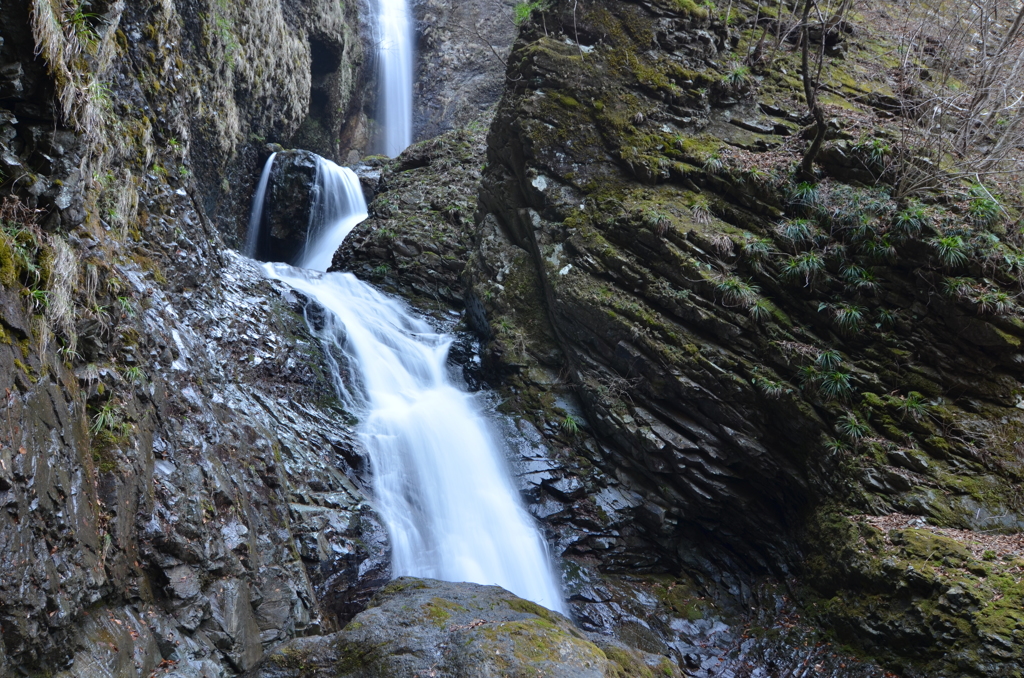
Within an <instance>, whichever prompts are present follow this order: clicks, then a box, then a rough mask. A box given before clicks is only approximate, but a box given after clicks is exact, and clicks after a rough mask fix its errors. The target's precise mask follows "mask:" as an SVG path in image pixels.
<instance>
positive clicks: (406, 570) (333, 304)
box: [266, 264, 565, 612]
mask: <svg viewBox="0 0 1024 678" xmlns="http://www.w3.org/2000/svg"><path fill="white" fill-rule="evenodd" d="M266 269H267V271H268V274H269V275H270V276H271V277H274V278H276V279H278V280H282V281H284V282H286V283H287V284H288V285H290V286H291V287H293V288H294V289H296V290H298V291H300V292H302V293H303V294H305V295H307V296H309V297H311V298H313V299H315V300H316V301H317V302H319V303H320V305H322V306H323V307H324V308H325V309H327V310H328V311H329V313H328V314H327V316H328V319H327V321H326V324H325V327H324V330H323V331H322V332H321V337H322V339H323V340H324V341H326V342H332V343H333V344H334V345H335V346H336V347H337V348H338V349H339V350H340V351H341V352H342V354H343V355H345V356H346V357H347V359H348V362H349V364H350V367H351V368H353V369H352V370H351V373H352V378H353V381H354V383H350V384H343V383H342V382H341V380H340V377H336V380H337V381H338V387H339V388H338V390H339V393H340V394H341V395H342V398H343V399H344V400H345V402H346V405H347V406H348V407H349V408H350V409H351V410H352V411H353V412H355V413H356V414H357V416H358V417H359V420H360V424H359V426H358V433H359V437H360V439H361V440H362V442H363V444H364V445H365V446H366V449H367V451H368V452H369V456H370V464H371V468H372V472H373V490H374V495H375V507H376V509H377V510H378V512H379V513H380V514H381V516H382V517H383V519H384V521H385V523H386V524H387V527H388V533H389V535H390V537H391V543H392V565H393V574H394V576H396V577H397V576H402V575H410V576H416V577H429V578H433V579H443V580H446V581H455V582H459V581H468V582H475V583H478V584H497V585H499V586H502V587H504V588H506V589H508V590H509V591H512V592H513V593H515V594H517V595H518V596H520V597H522V598H526V599H528V600H532V601H534V602H536V603H539V604H541V605H544V606H545V607H548V608H550V609H553V610H558V611H560V612H565V605H564V603H563V602H562V595H561V590H560V588H559V586H558V584H557V583H556V579H555V575H554V573H553V571H552V569H551V564H550V561H549V558H548V554H547V550H546V547H545V544H544V541H543V539H542V538H541V535H540V533H539V531H538V530H537V527H536V526H535V525H534V523H533V521H532V519H531V518H530V516H529V514H527V513H526V511H525V510H524V509H523V507H522V506H521V505H520V502H519V498H518V495H517V493H516V490H515V488H514V487H513V486H512V482H511V480H510V478H509V474H508V470H507V469H506V468H505V465H504V462H503V459H502V457H501V450H500V447H499V445H498V444H497V443H496V441H495V439H494V433H493V431H492V430H491V428H490V426H489V425H488V422H487V420H486V418H485V417H484V416H483V414H482V413H481V411H480V408H479V406H478V405H477V403H476V402H475V401H474V398H473V397H472V396H471V395H470V394H468V393H465V392H463V391H461V390H459V389H458V388H456V387H455V385H454V384H452V382H451V380H450V379H449V377H448V368H447V356H448V347H449V345H450V343H451V339H450V338H449V337H446V336H443V335H438V334H436V333H434V332H433V331H432V330H431V328H430V326H429V325H427V324H426V323H425V322H424V321H422V320H420V319H418V318H415V317H413V316H412V315H410V313H409V312H408V311H407V310H406V309H405V307H404V306H403V305H402V304H401V303H399V302H398V301H396V300H394V299H390V298H388V297H386V296H384V295H383V294H381V293H380V292H378V291H377V290H375V289H374V288H373V287H371V286H370V285H367V284H366V283H364V282H361V281H360V280H358V279H357V278H356V277H355V276H353V275H352V274H350V273H328V274H326V275H317V274H313V273H309V272H307V271H304V270H301V269H296V268H292V267H290V266H285V265H281V264H268V265H267V266H266Z"/></svg>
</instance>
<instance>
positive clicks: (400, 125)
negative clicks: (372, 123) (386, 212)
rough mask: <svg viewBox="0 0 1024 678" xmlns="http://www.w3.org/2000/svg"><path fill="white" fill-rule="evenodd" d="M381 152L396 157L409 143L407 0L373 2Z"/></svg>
mask: <svg viewBox="0 0 1024 678" xmlns="http://www.w3.org/2000/svg"><path fill="white" fill-rule="evenodd" d="M374 2H375V3H376V9H377V16H376V17H375V20H376V33H377V35H376V36H375V37H376V44H377V63H378V75H377V78H378V82H379V83H380V87H379V92H380V94H379V98H378V101H377V110H378V114H377V117H378V119H379V122H380V125H381V139H380V144H381V147H382V148H381V151H382V152H383V153H384V154H386V155H387V156H389V157H392V158H394V157H396V156H397V155H398V154H399V153H401V152H402V151H404V150H405V149H406V148H408V147H409V145H410V144H411V143H412V89H413V63H414V59H413V50H414V36H413V23H412V16H411V13H410V11H409V2H408V0H374Z"/></svg>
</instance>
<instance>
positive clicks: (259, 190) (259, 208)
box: [245, 153, 277, 258]
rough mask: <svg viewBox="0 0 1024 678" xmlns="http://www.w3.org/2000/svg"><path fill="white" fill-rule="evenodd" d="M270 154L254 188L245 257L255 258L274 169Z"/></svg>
mask: <svg viewBox="0 0 1024 678" xmlns="http://www.w3.org/2000/svg"><path fill="white" fill-rule="evenodd" d="M276 157H277V153H271V154H270V157H269V158H267V162H266V163H265V164H264V165H263V173H262V174H260V183H259V185H258V186H256V195H254V196H253V198H252V211H251V212H250V213H249V230H248V231H247V232H246V234H245V256H247V257H250V258H252V257H255V256H256V247H257V243H258V242H259V239H260V225H261V224H262V223H263V204H264V203H265V202H266V201H267V184H268V183H269V182H270V170H272V169H274V158H276Z"/></svg>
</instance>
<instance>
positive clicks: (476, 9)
mask: <svg viewBox="0 0 1024 678" xmlns="http://www.w3.org/2000/svg"><path fill="white" fill-rule="evenodd" d="M515 4H516V3H514V2H511V1H510V0H460V1H452V0H419V1H418V2H416V3H414V5H413V7H414V12H415V15H416V23H417V34H418V36H419V55H418V71H417V78H416V97H415V107H416V110H415V132H416V135H415V136H416V138H417V139H430V138H433V137H436V136H438V135H440V134H443V133H444V132H449V131H452V130H455V129H460V128H464V127H465V126H467V125H468V124H470V123H471V122H473V121H474V120H477V119H478V118H479V117H480V116H481V115H483V114H484V113H485V112H486V111H487V110H488V109H489V108H491V106H493V105H494V104H495V103H497V101H498V99H500V98H501V94H502V92H503V91H504V78H505V69H506V64H505V60H506V59H507V58H508V53H509V51H510V50H511V47H512V42H513V40H515V36H516V26H515V23H514V22H513V17H514V6H515Z"/></svg>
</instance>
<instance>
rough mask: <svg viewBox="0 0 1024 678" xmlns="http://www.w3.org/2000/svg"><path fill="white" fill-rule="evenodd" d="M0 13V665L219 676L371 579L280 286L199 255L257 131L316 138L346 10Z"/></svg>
mask: <svg viewBox="0 0 1024 678" xmlns="http://www.w3.org/2000/svg"><path fill="white" fill-rule="evenodd" d="M0 14H2V21H0V143H2V148H0V196H2V200H3V203H2V204H3V207H2V209H0V212H2V213H0V216H2V220H3V232H2V234H0V260H2V264H0V266H2V268H3V279H2V284H3V286H2V289H3V292H2V293H3V295H4V299H5V301H4V306H3V311H2V327H3V332H2V346H0V354H2V356H3V357H2V360H3V363H4V370H3V376H2V378H3V379H4V380H5V384H4V389H5V393H6V395H5V401H4V406H5V410H6V414H5V421H6V424H7V425H6V427H5V432H4V440H3V448H2V450H0V496H2V502H3V506H4V511H3V515H2V517H0V546H2V552H3V555H2V564H0V569H2V571H3V576H2V577H0V638H2V640H0V674H2V675H11V674H15V673H16V674H18V675H23V674H25V673H26V672H28V673H32V674H39V675H44V674H45V675H69V676H72V675H73V676H84V675H118V676H128V675H132V676H136V675H138V676H148V675H150V674H152V673H153V672H154V671H157V670H159V671H161V672H164V673H167V672H171V673H175V672H176V675H182V676H186V675H187V676H221V675H233V674H237V673H239V672H241V671H245V670H247V669H248V668H250V667H252V666H253V665H254V664H255V663H256V662H257V661H258V660H259V659H260V657H261V656H262V654H263V651H264V648H265V647H269V646H271V645H273V644H275V643H277V642H279V641H280V640H283V639H285V638H289V637H292V636H295V635H304V634H310V633H320V632H323V631H324V630H329V629H333V628H337V625H338V622H339V620H342V621H344V620H345V619H347V618H348V617H349V616H351V614H353V613H354V612H355V611H357V610H358V609H361V607H362V604H363V603H361V602H360V601H365V599H366V598H367V597H368V595H369V593H366V592H360V591H358V590H354V589H353V587H354V586H355V584H356V582H357V580H358V579H359V578H360V575H362V578H363V581H373V580H374V578H376V579H378V580H381V581H386V580H387V579H388V574H387V569H388V555H387V545H386V537H385V535H384V533H383V531H382V529H381V527H380V526H379V525H378V524H377V523H376V519H375V517H374V515H373V513H372V511H371V510H370V509H369V508H368V506H367V504H366V502H365V497H364V494H363V492H362V491H361V490H360V488H359V487H358V485H357V484H354V483H353V480H352V479H356V482H358V474H356V473H355V472H354V471H353V470H352V467H353V465H355V466H357V467H358V466H360V465H361V464H362V463H363V462H362V460H361V458H360V457H359V455H358V454H357V453H355V452H354V450H355V445H354V444H353V442H352V437H351V432H350V431H348V432H346V429H345V428H344V427H339V426H338V425H337V423H336V422H337V420H338V419H339V418H343V417H344V414H343V413H342V412H340V410H339V408H338V406H337V403H336V400H335V399H334V395H333V389H332V386H331V382H330V380H329V378H327V377H325V375H324V373H323V369H324V364H325V362H324V359H323V356H322V353H321V352H320V351H321V349H320V348H319V344H318V343H317V342H316V341H315V340H314V339H313V338H312V337H311V336H310V335H309V334H308V331H307V329H306V322H305V320H304V318H303V313H304V308H305V307H304V302H302V300H298V299H295V298H287V297H285V296H283V294H282V292H283V291H282V290H279V289H276V288H274V287H273V286H272V285H270V284H269V283H268V282H266V281H265V280H264V279H263V276H262V275H261V273H260V272H259V271H258V270H257V269H256V268H255V267H254V266H253V264H252V263H251V262H246V261H243V260H240V259H239V258H237V257H235V256H233V255H229V254H225V252H224V248H225V243H236V242H237V237H238V234H239V232H240V229H244V219H245V217H244V215H246V214H247V212H248V202H249V199H250V197H249V196H250V191H251V186H250V185H251V183H252V182H253V174H254V172H256V171H257V169H258V168H257V163H258V162H262V158H259V157H258V156H259V154H261V153H264V152H265V151H263V150H262V149H263V146H264V144H265V142H266V141H267V140H268V139H270V140H277V141H281V142H285V143H289V144H293V143H294V144H300V143H301V144H302V145H305V146H307V147H310V148H314V149H316V150H319V151H320V152H322V153H325V154H333V155H336V154H337V153H338V152H339V151H338V148H339V144H340V141H338V139H337V138H336V137H334V136H333V135H334V134H339V135H340V133H341V130H340V122H339V121H340V119H341V118H340V117H339V116H344V115H345V110H346V107H347V106H348V105H349V103H350V102H351V101H353V90H354V83H355V82H356V80H357V79H358V72H359V69H360V63H361V58H362V57H361V49H362V47H361V44H360V39H359V31H358V21H357V20H356V18H355V17H356V8H355V6H354V5H350V4H348V3H338V2H331V3H326V2H325V3H318V2H283V3H281V2H261V3H247V4H246V5H244V6H242V5H238V4H236V3H224V2H208V3H207V2H198V3H197V2H181V3H174V2H169V1H168V2H153V3H150V2H130V3H125V2H113V3H106V2H91V3H88V2H87V3H82V4H74V5H72V4H68V3H62V2H50V1H49V0H39V1H37V2H28V3H5V4H4V6H3V8H2V10H0ZM318 97H326V99H325V100H324V101H322V102H320V104H318V102H317V99H318ZM321 104H322V105H321ZM318 106H320V109H322V110H320V109H318ZM325 111H326V112H325ZM326 128H330V129H331V130H332V134H331V135H327V136H325V135H324V134H323V133H321V132H318V130H321V131H322V130H323V129H326ZM346 473H347V475H346Z"/></svg>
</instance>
